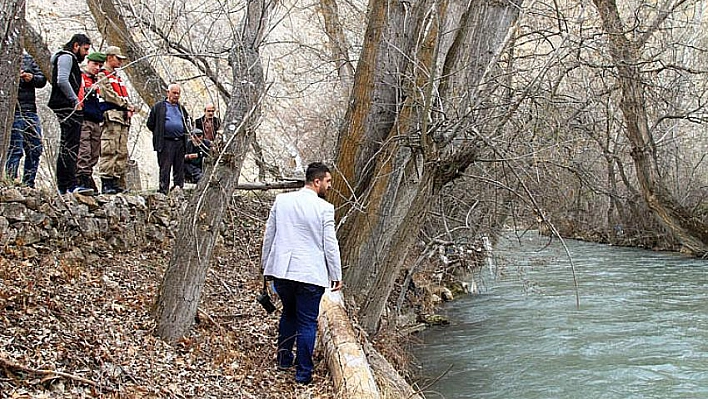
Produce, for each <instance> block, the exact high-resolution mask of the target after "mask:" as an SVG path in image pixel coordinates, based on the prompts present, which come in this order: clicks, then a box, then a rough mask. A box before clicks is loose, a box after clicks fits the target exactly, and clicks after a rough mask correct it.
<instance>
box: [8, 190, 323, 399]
mask: <svg viewBox="0 0 708 399" xmlns="http://www.w3.org/2000/svg"><path fill="white" fill-rule="evenodd" d="M269 207H270V200H269V198H268V197H259V196H254V195H249V196H245V197H238V198H236V199H235V200H234V206H233V207H231V208H230V210H229V213H228V215H227V217H226V218H225V222H224V223H223V227H222V235H221V239H220V241H219V242H218V243H217V246H216V249H215V252H214V256H213V259H212V265H211V268H210V270H209V273H208V275H207V280H206V284H205V287H204V290H203V292H202V298H201V301H200V305H199V312H198V315H197V318H196V322H195V325H194V326H193V328H192V330H191V334H190V336H189V337H187V338H185V339H182V340H180V341H179V342H178V343H176V344H174V345H168V344H167V343H165V342H163V341H162V340H161V339H159V338H157V337H156V336H154V335H153V331H154V328H155V322H154V320H153V318H152V316H151V308H152V306H153V304H154V302H155V296H156V293H157V290H158V288H159V284H160V281H161V279H162V276H163V273H164V270H165V268H166V266H167V264H168V261H169V257H170V247H169V244H167V245H164V246H160V245H154V244H151V243H146V245H145V246H144V247H140V248H135V249H134V250H133V251H130V252H123V253H117V252H115V251H111V250H109V249H106V248H107V246H106V245H105V243H104V244H103V245H102V244H100V243H99V244H96V243H92V245H90V246H88V245H80V246H77V247H76V248H73V249H72V250H71V251H66V250H65V251H63V252H60V251H58V250H54V251H52V250H45V251H43V252H41V255H40V256H39V257H38V258H34V259H18V258H16V257H15V256H14V255H11V254H9V255H7V256H6V257H0V398H2V399H5V398H81V397H105V398H264V399H267V398H323V399H324V398H334V397H335V395H334V388H333V386H332V383H331V380H330V378H329V375H328V374H327V369H326V365H325V362H324V359H323V358H322V354H321V351H320V350H319V349H318V350H317V351H316V354H315V356H316V359H315V361H316V370H315V375H314V380H313V383H312V384H311V385H308V386H301V385H298V384H296V383H295V382H294V379H293V378H294V375H293V373H287V372H279V371H277V370H276V367H275V361H274V353H275V340H276V335H277V322H278V315H279V312H276V313H275V314H273V315H267V314H266V313H265V311H264V310H263V309H262V308H261V307H260V305H259V304H258V303H256V302H255V296H256V294H257V291H258V289H259V287H260V283H261V280H260V275H259V266H258V261H259V258H260V245H261V239H262V232H263V224H264V221H265V219H266V217H267V212H268V209H269ZM82 248H93V249H92V250H90V251H89V250H82ZM101 248H103V249H101Z"/></svg>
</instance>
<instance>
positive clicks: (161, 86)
mask: <svg viewBox="0 0 708 399" xmlns="http://www.w3.org/2000/svg"><path fill="white" fill-rule="evenodd" d="M86 2H87V3H88V6H89V9H90V10H91V14H92V15H93V18H94V19H95V20H96V26H97V27H98V31H99V32H101V35H102V36H103V38H104V39H106V41H107V42H108V43H110V44H111V45H113V46H118V47H120V48H121V49H122V50H123V51H124V54H125V55H127V56H128V60H129V61H130V64H128V65H124V68H125V69H124V70H125V73H126V74H127V75H128V78H129V79H130V83H131V84H132V85H133V87H134V88H135V90H136V91H137V92H138V94H139V95H140V97H141V98H142V99H143V101H145V103H147V104H148V105H152V104H155V103H157V102H158V101H161V100H162V99H163V98H164V97H165V91H166V90H167V85H166V84H165V82H164V81H163V80H162V78H161V77H160V74H158V73H157V71H156V70H155V68H153V66H152V64H150V61H149V60H148V57H147V56H146V54H145V52H144V51H143V49H142V47H140V45H139V44H137V43H136V42H135V41H134V40H133V38H132V37H131V35H130V29H128V25H127V24H126V23H125V19H124V18H123V15H122V14H121V13H120V12H119V11H118V10H117V9H116V7H115V5H114V4H113V1H112V0H87V1H86Z"/></svg>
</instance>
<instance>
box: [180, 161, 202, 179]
mask: <svg viewBox="0 0 708 399" xmlns="http://www.w3.org/2000/svg"><path fill="white" fill-rule="evenodd" d="M203 174H204V173H203V172H202V167H201V166H199V165H194V164H192V163H189V162H185V163H184V179H185V181H186V182H187V183H194V184H197V183H199V180H201V178H202V175H203Z"/></svg>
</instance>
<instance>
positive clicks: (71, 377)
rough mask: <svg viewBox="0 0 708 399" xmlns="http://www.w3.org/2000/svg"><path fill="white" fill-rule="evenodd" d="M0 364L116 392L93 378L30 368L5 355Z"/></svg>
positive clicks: (0, 358) (0, 359)
mask: <svg viewBox="0 0 708 399" xmlns="http://www.w3.org/2000/svg"><path fill="white" fill-rule="evenodd" d="M0 364H1V365H3V366H4V367H7V368H11V369H16V370H22V371H26V372H28V373H33V374H39V375H53V376H57V377H63V378H68V379H71V380H74V381H78V382H82V383H84V384H87V385H91V386H92V387H95V388H98V389H101V390H105V391H109V392H115V390H114V389H112V388H109V387H106V386H102V385H99V384H98V383H96V382H94V381H91V380H87V379H86V378H84V377H80V376H78V375H74V374H69V373H64V372H62V371H56V370H45V369H33V368H30V367H27V366H23V365H21V364H17V363H13V362H11V361H10V360H8V359H5V358H3V357H0Z"/></svg>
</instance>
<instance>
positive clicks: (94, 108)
mask: <svg viewBox="0 0 708 399" xmlns="http://www.w3.org/2000/svg"><path fill="white" fill-rule="evenodd" d="M90 46H91V40H90V39H89V38H88V36H86V35H84V34H76V35H74V36H72V38H71V40H70V41H69V42H68V43H67V44H66V45H65V46H64V48H63V49H62V50H60V51H59V52H57V53H55V54H54V55H53V56H52V58H51V60H50V61H51V64H52V82H54V84H53V85H52V92H51V94H50V98H49V104H48V105H49V108H51V109H52V111H54V113H55V115H56V116H57V118H58V120H59V126H60V129H61V138H60V140H59V155H58V157H57V166H56V176H57V188H58V190H59V193H60V194H64V193H67V192H78V193H81V194H93V193H95V192H97V191H98V188H97V185H96V183H95V181H94V180H93V177H92V175H93V168H94V166H95V165H96V164H98V169H99V170H98V173H99V176H100V177H101V192H102V193H104V194H117V193H120V192H123V191H125V190H126V189H127V187H126V183H125V175H126V172H127V167H128V131H129V129H130V121H131V118H132V116H133V113H134V112H135V107H134V106H133V105H132V104H131V103H130V98H129V96H128V91H127V89H126V87H125V83H124V82H123V79H122V78H121V76H120V75H119V74H118V71H117V69H118V68H120V67H121V66H122V64H123V60H125V59H126V58H127V57H126V56H124V55H123V54H122V51H121V49H120V48H119V47H116V46H109V47H108V48H106V50H105V52H92V53H90V54H89V48H90ZM85 58H86V59H87V63H86V67H85V68H84V70H83V71H82V70H81V67H80V64H81V63H82V62H83V61H84V59H85Z"/></svg>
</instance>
